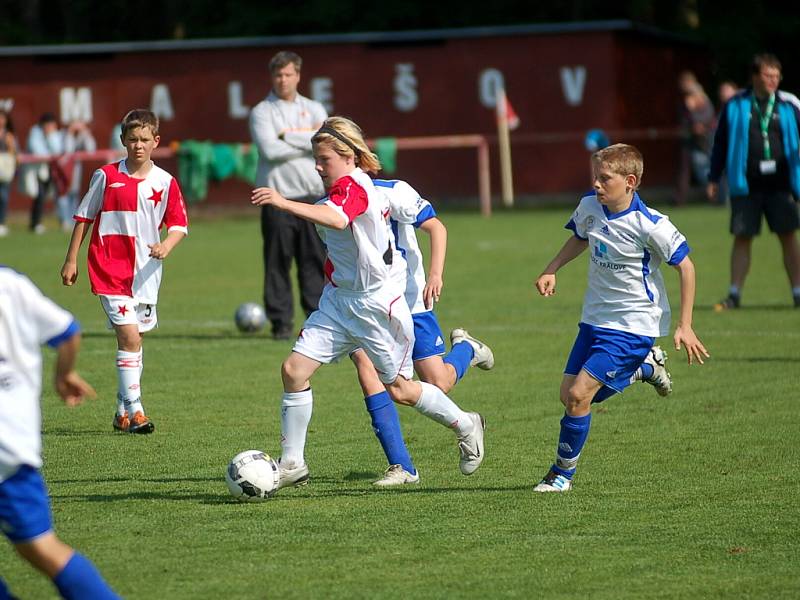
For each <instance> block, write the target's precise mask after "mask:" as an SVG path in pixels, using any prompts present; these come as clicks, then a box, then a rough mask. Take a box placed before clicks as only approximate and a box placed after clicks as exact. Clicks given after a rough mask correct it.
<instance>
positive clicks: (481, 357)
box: [450, 329, 494, 371]
mask: <svg viewBox="0 0 800 600" xmlns="http://www.w3.org/2000/svg"><path fill="white" fill-rule="evenodd" d="M460 342H467V343H469V345H470V346H472V349H473V350H475V355H474V356H473V357H472V361H471V362H470V363H469V364H470V366H471V367H478V368H479V369H483V370H484V371H488V370H489V369H491V368H492V367H494V353H493V352H492V349H491V348H489V346H487V345H486V344H484V343H483V342H482V341H480V340H478V339H475V338H474V337H472V336H471V335H470V334H469V332H468V331H467V330H466V329H453V331H451V332H450V344H452V345H455V344H458V343H460Z"/></svg>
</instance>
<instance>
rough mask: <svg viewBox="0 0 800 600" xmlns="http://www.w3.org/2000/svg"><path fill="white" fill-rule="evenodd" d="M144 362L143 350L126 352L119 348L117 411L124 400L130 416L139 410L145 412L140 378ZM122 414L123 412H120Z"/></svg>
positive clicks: (124, 408) (125, 408)
mask: <svg viewBox="0 0 800 600" xmlns="http://www.w3.org/2000/svg"><path fill="white" fill-rule="evenodd" d="M141 362H142V352H141V350H140V351H139V352H125V351H124V350H117V399H118V400H117V411H119V409H120V406H119V405H120V402H119V401H120V400H121V401H122V402H123V404H124V407H123V411H125V410H127V411H128V416H130V417H133V415H135V414H136V413H137V412H138V411H141V412H142V414H144V408H143V407H142V401H141V394H142V389H141V388H142V386H141V380H140V378H139V374H140V370H139V366H140V364H141ZM119 414H122V413H119Z"/></svg>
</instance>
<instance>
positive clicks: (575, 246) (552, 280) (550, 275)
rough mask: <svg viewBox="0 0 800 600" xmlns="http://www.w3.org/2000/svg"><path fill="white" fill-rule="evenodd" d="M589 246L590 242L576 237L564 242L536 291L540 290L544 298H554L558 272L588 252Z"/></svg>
mask: <svg viewBox="0 0 800 600" xmlns="http://www.w3.org/2000/svg"><path fill="white" fill-rule="evenodd" d="M588 245H589V240H584V239H582V238H579V237H578V236H575V235H573V236H571V237H570V238H569V239H568V240H567V241H566V242H564V245H563V246H562V247H561V250H559V251H558V254H556V255H555V257H554V258H553V260H551V261H550V263H549V264H548V265H547V266H546V267H545V268H544V271H542V274H541V275H539V277H538V279H537V280H536V289H537V290H539V293H540V294H541V295H542V296H552V295H553V294H555V293H556V271H558V270H559V269H560V268H561V267H563V266H564V265H565V264H567V263H568V262H569V261H571V260H572V259H574V258H576V257H577V256H579V255H580V254H581V252H583V251H584V250H586V248H587V246H588Z"/></svg>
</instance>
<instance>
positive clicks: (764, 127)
mask: <svg viewBox="0 0 800 600" xmlns="http://www.w3.org/2000/svg"><path fill="white" fill-rule="evenodd" d="M753 104H754V105H755V108H756V114H757V116H758V128H759V129H760V130H761V137H762V139H763V140H764V159H765V160H771V159H772V149H771V148H770V147H769V121H770V119H771V118H772V111H773V110H774V109H775V94H770V95H769V100H767V108H766V110H765V111H764V113H763V114H762V112H761V105H760V104H759V102H758V97H756V96H755V95H753Z"/></svg>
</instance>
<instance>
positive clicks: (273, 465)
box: [225, 450, 281, 502]
mask: <svg viewBox="0 0 800 600" xmlns="http://www.w3.org/2000/svg"><path fill="white" fill-rule="evenodd" d="M280 478H281V476H280V469H279V467H278V463H277V462H276V461H275V460H274V459H273V458H271V457H270V456H269V455H268V454H266V453H264V452H262V451H261V450H245V451H244V452H240V453H239V454H237V455H236V456H234V457H233V459H232V460H231V462H230V463H228V468H227V469H226V470H225V483H227V484H228V489H229V490H230V492H231V495H232V496H233V497H234V498H236V499H237V500H241V501H242V502H259V501H262V500H267V499H268V498H270V497H271V496H272V495H273V494H275V492H277V491H278V482H279V481H280Z"/></svg>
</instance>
